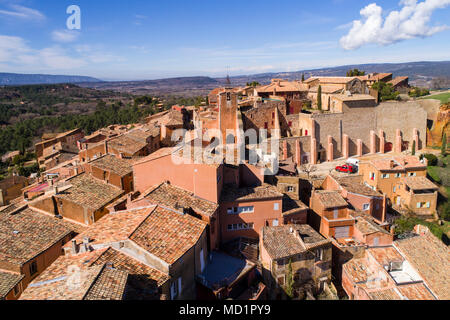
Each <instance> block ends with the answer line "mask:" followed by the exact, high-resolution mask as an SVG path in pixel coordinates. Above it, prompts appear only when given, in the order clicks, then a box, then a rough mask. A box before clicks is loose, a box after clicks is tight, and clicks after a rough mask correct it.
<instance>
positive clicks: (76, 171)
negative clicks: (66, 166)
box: [74, 167, 78, 176]
mask: <svg viewBox="0 0 450 320" xmlns="http://www.w3.org/2000/svg"><path fill="white" fill-rule="evenodd" d="M74 170H75V175H76V176H77V175H78V167H75V169H74Z"/></svg>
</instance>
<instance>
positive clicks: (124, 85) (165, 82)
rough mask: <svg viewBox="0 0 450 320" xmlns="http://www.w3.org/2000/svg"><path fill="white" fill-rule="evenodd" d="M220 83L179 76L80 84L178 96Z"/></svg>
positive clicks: (196, 93)
mask: <svg viewBox="0 0 450 320" xmlns="http://www.w3.org/2000/svg"><path fill="white" fill-rule="evenodd" d="M220 85H221V83H220V81H218V80H216V79H213V78H210V77H179V78H169V79H159V80H144V81H112V82H98V83H84V84H81V86H83V87H89V88H94V89H98V90H117V91H121V92H128V93H133V94H156V95H180V96H196V95H204V93H205V92H206V91H207V90H209V89H213V88H215V87H217V86H220ZM205 90H206V91H205Z"/></svg>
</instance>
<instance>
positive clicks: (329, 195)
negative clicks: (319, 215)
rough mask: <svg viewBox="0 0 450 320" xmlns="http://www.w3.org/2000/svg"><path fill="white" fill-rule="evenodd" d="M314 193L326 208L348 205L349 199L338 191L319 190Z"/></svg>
mask: <svg viewBox="0 0 450 320" xmlns="http://www.w3.org/2000/svg"><path fill="white" fill-rule="evenodd" d="M314 194H315V196H317V197H318V199H319V201H320V203H321V204H322V205H323V206H324V208H326V209H331V208H338V207H346V206H348V204H347V201H345V199H344V198H343V197H342V196H341V194H340V193H339V192H338V191H323V190H319V191H315V193H314Z"/></svg>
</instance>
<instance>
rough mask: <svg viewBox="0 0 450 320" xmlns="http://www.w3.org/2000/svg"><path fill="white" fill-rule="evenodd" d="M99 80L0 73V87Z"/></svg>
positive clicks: (96, 80) (97, 80) (93, 79)
mask: <svg viewBox="0 0 450 320" xmlns="http://www.w3.org/2000/svg"><path fill="white" fill-rule="evenodd" d="M100 81H101V80H99V79H96V78H92V77H84V76H60V75H47V74H19V73H0V86H14V85H27V84H58V83H81V82H100Z"/></svg>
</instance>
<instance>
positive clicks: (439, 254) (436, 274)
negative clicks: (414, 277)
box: [395, 233, 450, 300]
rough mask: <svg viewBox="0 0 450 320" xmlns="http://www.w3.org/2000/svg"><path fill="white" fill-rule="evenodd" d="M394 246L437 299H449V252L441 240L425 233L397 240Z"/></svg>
mask: <svg viewBox="0 0 450 320" xmlns="http://www.w3.org/2000/svg"><path fill="white" fill-rule="evenodd" d="M395 246H396V247H397V248H398V249H399V250H400V251H401V253H402V254H403V255H404V256H405V257H406V259H407V260H408V261H409V263H411V265H412V266H413V267H414V268H415V269H416V270H417V272H418V273H419V274H420V276H421V277H422V278H423V279H424V280H425V282H426V283H427V284H428V285H429V287H430V288H431V290H432V291H433V292H434V293H435V294H436V295H437V296H438V297H439V299H442V300H449V299H450V273H449V270H450V252H449V248H448V247H447V246H446V245H444V243H443V242H442V241H441V240H439V239H438V238H436V237H435V236H434V235H432V234H430V233H426V234H424V235H420V236H416V237H412V238H408V239H404V240H397V241H395Z"/></svg>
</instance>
